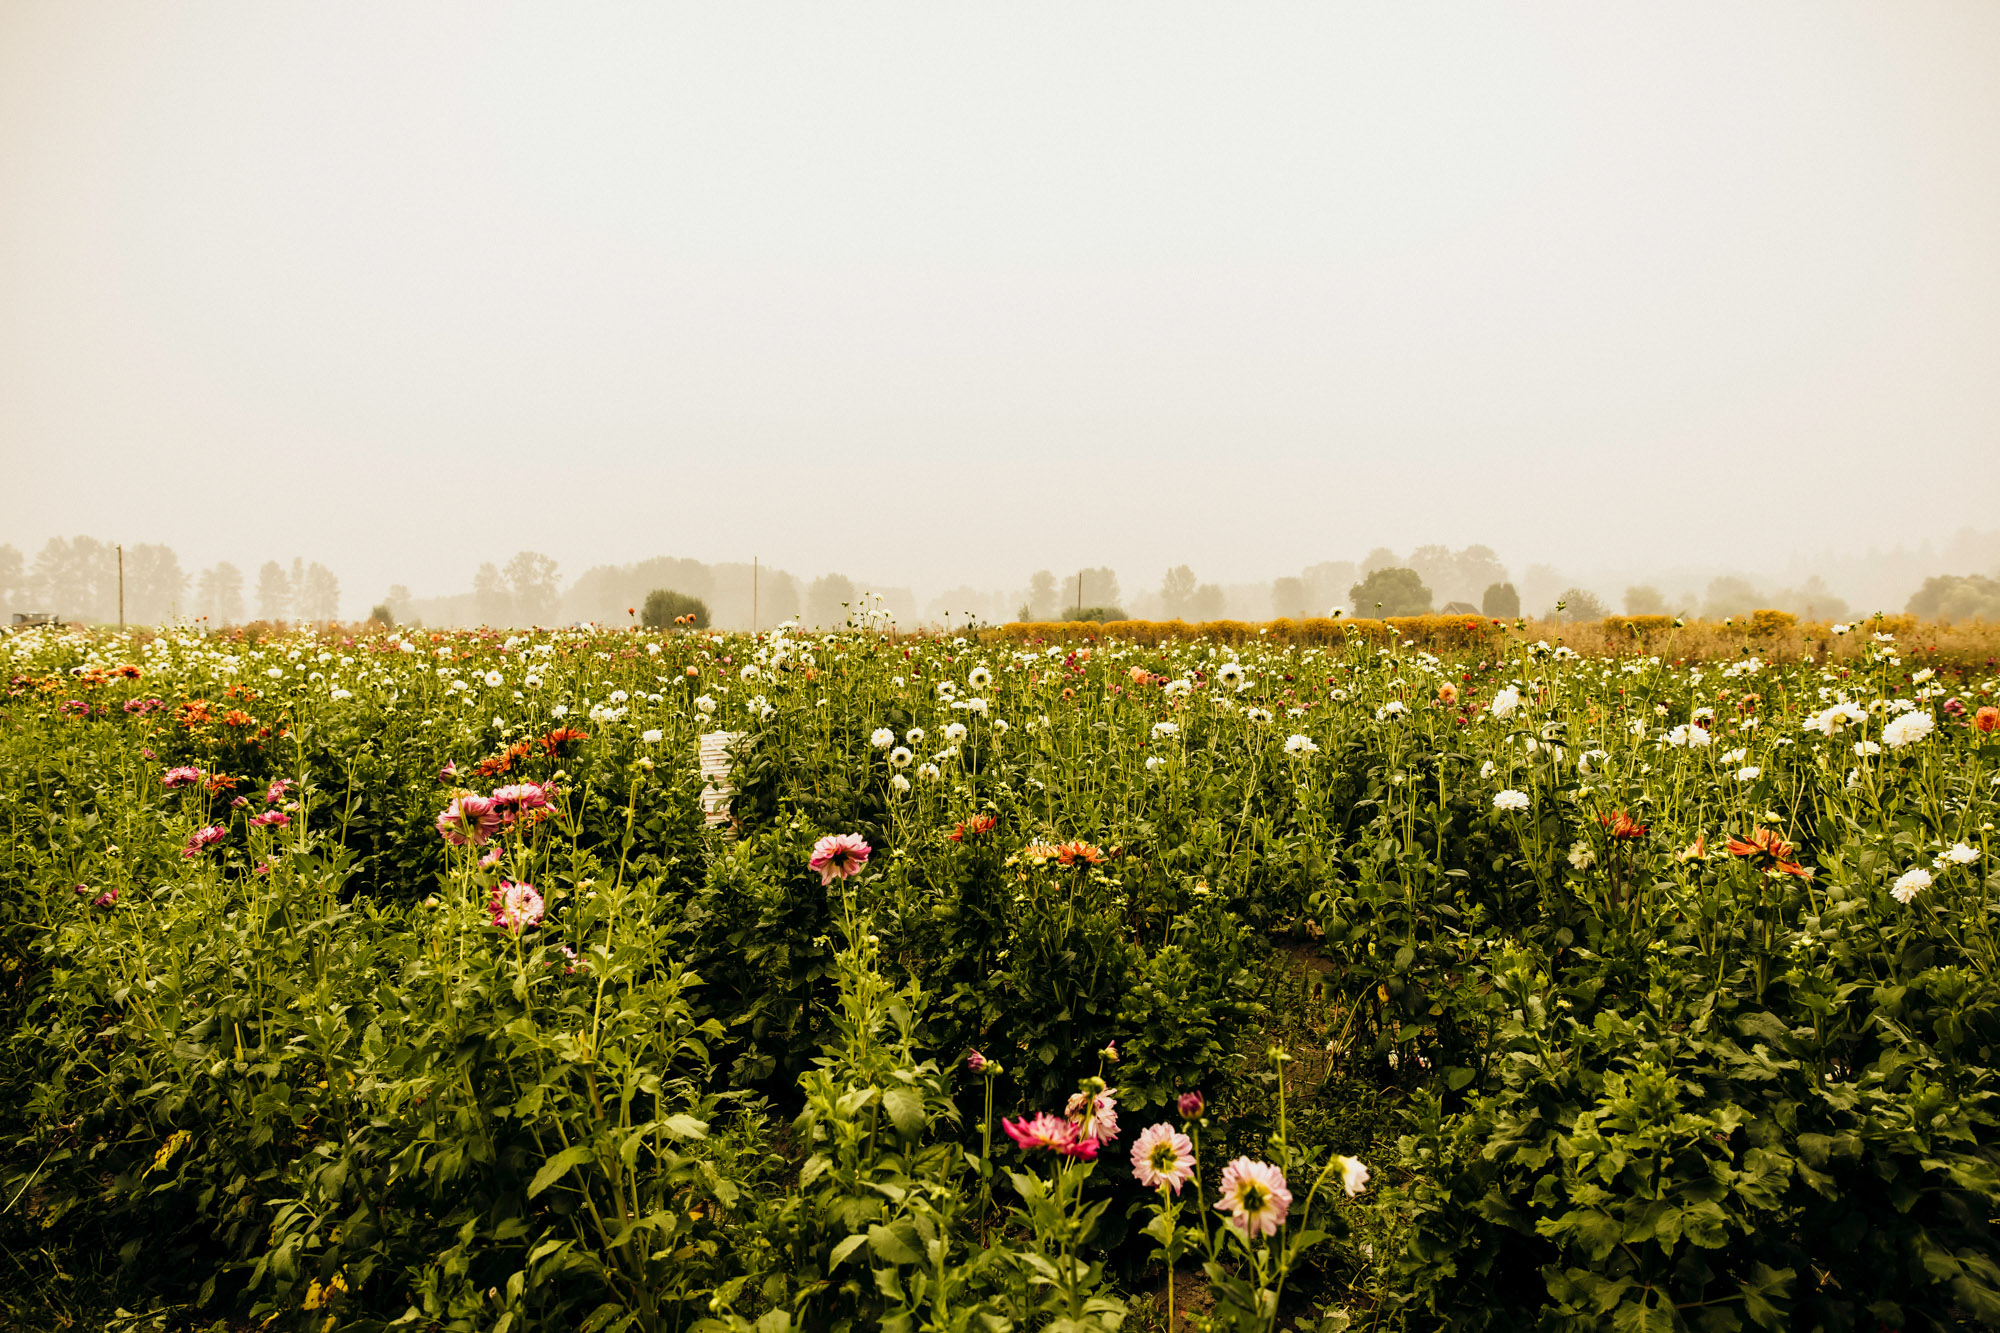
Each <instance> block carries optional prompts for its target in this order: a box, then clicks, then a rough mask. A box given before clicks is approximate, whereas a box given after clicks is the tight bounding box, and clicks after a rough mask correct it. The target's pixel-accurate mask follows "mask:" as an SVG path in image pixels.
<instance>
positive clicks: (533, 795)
mask: <svg viewBox="0 0 2000 1333" xmlns="http://www.w3.org/2000/svg"><path fill="white" fill-rule="evenodd" d="M548 803H549V794H548V792H547V790H546V789H544V788H542V787H538V786H536V785H535V784H534V783H532V782H519V783H515V784H514V785H513V786H510V787H495V788H494V789H493V810H494V813H496V814H497V815H499V816H500V822H501V823H503V824H511V823H513V822H514V821H515V819H517V818H519V817H521V816H523V815H526V814H528V813H530V812H531V811H535V810H540V809H541V808H542V807H543V806H546V805H547V804H548Z"/></svg>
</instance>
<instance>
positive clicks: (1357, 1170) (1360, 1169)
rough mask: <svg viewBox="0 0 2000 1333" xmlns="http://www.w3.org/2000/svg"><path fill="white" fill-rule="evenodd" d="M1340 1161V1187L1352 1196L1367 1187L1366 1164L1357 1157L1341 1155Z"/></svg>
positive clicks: (1348, 1195)
mask: <svg viewBox="0 0 2000 1333" xmlns="http://www.w3.org/2000/svg"><path fill="white" fill-rule="evenodd" d="M1339 1161H1340V1187H1341V1188H1342V1189H1344V1190H1346V1191H1347V1197H1348V1198H1350V1199H1351V1198H1353V1197H1354V1196H1355V1195H1357V1194H1359V1193H1361V1191H1363V1190H1365V1189H1367V1188H1368V1166H1367V1164H1366V1163H1364V1162H1363V1161H1362V1160H1361V1159H1360V1158H1359V1157H1342V1158H1340V1159H1339Z"/></svg>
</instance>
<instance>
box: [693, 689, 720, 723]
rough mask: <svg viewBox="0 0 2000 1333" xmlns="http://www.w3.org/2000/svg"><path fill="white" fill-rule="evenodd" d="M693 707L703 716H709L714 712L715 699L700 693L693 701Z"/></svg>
mask: <svg viewBox="0 0 2000 1333" xmlns="http://www.w3.org/2000/svg"><path fill="white" fill-rule="evenodd" d="M694 708H695V711H696V712H697V713H700V714H701V715H702V716H703V717H708V716H711V715H712V714H713V713H714V712H715V700H714V699H712V698H710V697H709V696H708V695H706V694H704V695H701V696H700V697H699V698H697V699H696V700H695V701H694Z"/></svg>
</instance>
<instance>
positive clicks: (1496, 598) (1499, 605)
mask: <svg viewBox="0 0 2000 1333" xmlns="http://www.w3.org/2000/svg"><path fill="white" fill-rule="evenodd" d="M1479 609H1480V610H1481V611H1483V612H1485V613H1486V614H1487V615H1489V616H1491V617H1493V618H1494V619H1495V620H1513V619H1515V618H1516V617H1518V616H1519V615H1520V614H1521V594H1520V593H1518V592H1515V591H1514V585H1513V584H1511V583H1495V584H1493V585H1491V586H1490V587H1488V588H1487V589H1486V595H1485V596H1484V597H1482V598H1480V599H1479Z"/></svg>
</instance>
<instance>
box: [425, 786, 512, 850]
mask: <svg viewBox="0 0 2000 1333" xmlns="http://www.w3.org/2000/svg"><path fill="white" fill-rule="evenodd" d="M437 831H438V836H440V837H442V838H443V839H444V840H445V841H446V842H448V843H450V844H451V845H452V846H454V847H463V846H465V844H466V843H468V842H470V843H472V844H474V845H475V846H477V845H478V844H481V843H484V842H485V841H486V840H487V839H488V838H490V837H492V836H493V835H494V834H495V833H497V832H499V831H500V814H499V812H498V811H496V810H495V809H494V808H493V802H492V801H491V800H490V799H488V798H487V797H484V796H461V797H458V798H457V799H456V800H454V801H453V802H452V803H451V804H450V805H448V806H446V807H445V810H444V813H443V814H441V815H439V816H438V817H437Z"/></svg>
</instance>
